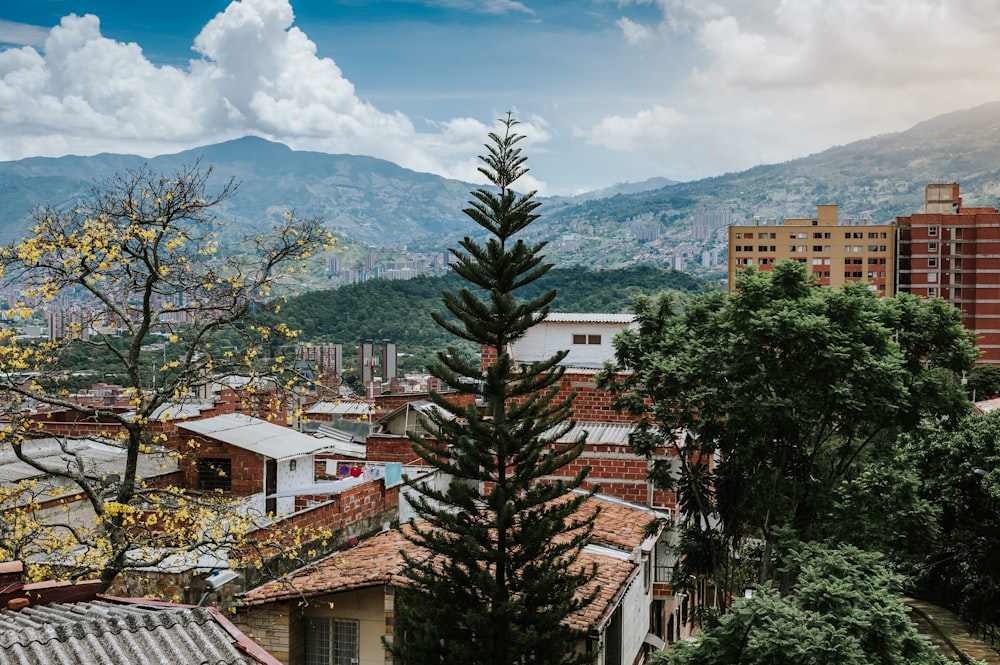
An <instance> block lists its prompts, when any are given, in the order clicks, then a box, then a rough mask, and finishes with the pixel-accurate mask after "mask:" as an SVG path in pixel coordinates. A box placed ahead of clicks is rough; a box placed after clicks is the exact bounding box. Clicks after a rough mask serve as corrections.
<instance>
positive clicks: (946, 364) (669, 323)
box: [602, 262, 975, 584]
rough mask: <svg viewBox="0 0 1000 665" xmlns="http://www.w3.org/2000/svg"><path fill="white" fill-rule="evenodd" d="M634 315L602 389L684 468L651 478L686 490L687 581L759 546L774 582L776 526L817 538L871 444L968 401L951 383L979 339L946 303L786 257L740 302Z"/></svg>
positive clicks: (649, 307) (648, 446)
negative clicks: (821, 280) (823, 279)
mask: <svg viewBox="0 0 1000 665" xmlns="http://www.w3.org/2000/svg"><path fill="white" fill-rule="evenodd" d="M636 314H637V320H638V327H637V328H636V329H635V330H629V331H625V332H623V333H621V334H620V335H619V336H618V337H617V338H616V362H615V363H613V364H610V365H609V366H608V367H607V368H606V371H605V372H604V374H603V377H602V383H603V385H606V386H609V387H610V388H612V389H613V390H615V391H616V392H617V394H618V399H617V406H618V408H620V409H624V410H627V411H629V412H631V413H633V414H635V415H636V417H637V418H638V419H639V424H640V427H639V431H638V432H637V433H636V434H635V435H634V436H633V439H632V443H633V446H634V447H635V449H636V451H637V452H639V453H640V454H646V455H652V453H653V452H654V451H655V449H656V446H658V445H661V444H662V442H664V441H666V442H668V443H670V444H672V445H673V446H674V449H675V450H674V452H675V453H676V455H675V456H674V458H673V459H674V460H678V461H679V463H677V464H674V463H669V462H666V461H665V462H658V463H657V464H656V465H655V466H654V469H653V472H652V479H653V481H654V482H656V483H657V484H658V485H659V486H661V487H664V488H667V489H673V490H676V491H677V493H678V502H679V506H680V509H681V513H682V516H683V517H684V533H683V534H682V535H683V538H682V544H681V552H682V554H684V555H685V556H684V557H682V562H683V563H682V566H681V567H680V570H681V572H682V573H683V576H684V577H683V579H690V575H696V576H703V575H708V576H713V577H715V578H717V579H723V580H724V581H726V580H727V576H728V575H729V571H730V570H731V569H730V568H729V564H730V561H731V555H732V554H733V553H736V552H739V553H741V555H745V554H746V549H745V545H746V544H747V543H750V542H758V541H761V542H763V543H764V549H763V551H762V552H761V554H760V556H759V564H760V565H759V568H758V574H757V578H758V581H759V582H763V581H765V580H768V579H771V578H772V577H775V575H776V572H775V570H774V568H773V565H772V559H773V556H772V550H773V546H774V539H773V537H772V536H773V534H774V533H775V529H777V528H779V527H780V528H788V529H791V530H792V532H793V533H794V534H795V535H796V536H797V537H799V538H800V539H806V540H808V539H812V538H815V537H819V536H821V535H822V533H821V532H818V530H819V529H821V528H822V520H821V518H822V517H823V516H825V515H827V514H828V511H829V509H830V506H831V502H832V501H833V500H834V497H833V493H834V491H835V489H836V488H837V487H838V486H839V485H840V483H842V482H843V481H844V480H845V479H848V478H850V477H851V476H852V474H853V473H854V472H855V470H856V469H857V468H858V462H859V460H860V459H861V458H862V455H863V454H864V453H865V452H866V451H867V450H869V449H871V448H872V447H875V446H887V445H892V443H893V442H894V441H895V440H896V437H897V436H898V434H899V433H900V432H901V431H906V430H908V429H912V428H915V427H916V426H917V425H918V424H919V423H920V421H921V419H922V418H924V417H927V416H933V417H937V418H944V419H949V418H950V419H951V420H950V422H956V420H957V416H958V415H959V414H961V413H963V412H964V410H966V409H967V408H968V402H967V400H966V399H965V396H964V393H963V391H962V390H961V387H960V385H959V381H958V378H959V377H961V375H962V373H963V372H964V371H965V370H967V369H968V368H969V367H970V366H971V363H972V360H973V359H974V357H975V348H974V346H973V345H972V342H971V336H970V335H969V333H967V332H966V331H965V330H964V329H963V328H962V325H961V317H960V313H959V312H958V311H957V310H954V309H952V308H950V307H948V306H947V305H945V304H943V303H940V301H933V300H932V301H926V300H921V299H919V298H916V297H913V296H909V295H906V294H904V295H901V296H898V297H896V298H882V299H880V298H878V297H877V296H876V295H875V294H874V293H872V292H871V291H870V290H869V289H868V288H867V287H866V286H865V285H863V284H848V285H845V286H844V287H843V288H842V289H840V290H831V289H827V288H822V287H819V286H817V285H815V284H814V283H813V281H812V279H811V278H810V277H809V276H808V275H807V273H806V271H805V266H803V265H801V264H797V263H793V262H784V263H780V264H778V265H777V266H776V267H775V269H774V270H773V271H772V272H766V273H765V272H756V271H748V272H747V273H745V274H744V275H743V277H742V279H741V280H740V282H739V288H738V291H737V292H736V293H735V294H733V295H708V296H705V297H702V298H696V299H694V300H693V301H691V302H690V303H689V304H688V306H687V307H686V308H685V309H684V310H683V311H678V309H677V308H676V307H675V305H674V302H673V300H672V299H671V298H669V297H662V298H660V299H658V300H655V301H654V300H649V299H639V300H638V301H637V303H636ZM681 433H686V435H687V436H686V438H684V439H683V440H681V439H680V438H679V436H680V435H681ZM728 583H730V584H732V583H735V580H728Z"/></svg>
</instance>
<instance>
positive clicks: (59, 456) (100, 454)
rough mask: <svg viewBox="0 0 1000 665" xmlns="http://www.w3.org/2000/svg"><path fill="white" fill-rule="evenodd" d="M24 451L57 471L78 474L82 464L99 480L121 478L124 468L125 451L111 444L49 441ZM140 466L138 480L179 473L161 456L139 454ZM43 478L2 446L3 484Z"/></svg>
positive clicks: (37, 441) (172, 461) (26, 445)
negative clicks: (118, 475)
mask: <svg viewBox="0 0 1000 665" xmlns="http://www.w3.org/2000/svg"><path fill="white" fill-rule="evenodd" d="M22 450H23V451H24V453H25V455H26V456H28V457H30V458H31V459H33V460H35V461H36V462H39V463H40V464H42V465H43V466H45V467H47V468H49V469H52V470H54V471H66V470H67V469H68V468H73V469H74V470H75V468H76V464H77V462H78V461H79V462H80V463H82V464H83V470H84V473H85V474H86V475H88V476H91V477H97V478H101V477H104V476H107V475H109V474H114V473H117V474H121V473H122V472H123V469H124V468H125V457H126V451H125V449H124V448H123V447H122V446H120V445H115V443H114V442H111V441H99V440H96V439H68V440H60V439H56V438H53V437H49V438H44V439H34V440H32V441H25V442H24V444H23V446H22ZM138 465H139V466H138V469H137V472H138V475H139V478H151V477H153V476H159V475H164V474H167V473H172V472H174V471H176V470H177V461H176V460H175V459H173V458H172V457H170V456H169V455H167V454H164V453H158V452H157V453H148V454H146V453H144V454H140V455H139V460H138ZM44 475H45V474H44V472H42V471H39V470H38V469H36V468H35V467H33V466H31V465H30V464H28V463H26V462H22V461H21V460H19V459H18V458H17V456H16V455H15V454H14V451H13V450H12V449H10V447H9V446H8V445H7V444H3V445H2V446H0V482H3V483H16V482H18V481H20V480H24V479H27V478H38V477H41V476H44Z"/></svg>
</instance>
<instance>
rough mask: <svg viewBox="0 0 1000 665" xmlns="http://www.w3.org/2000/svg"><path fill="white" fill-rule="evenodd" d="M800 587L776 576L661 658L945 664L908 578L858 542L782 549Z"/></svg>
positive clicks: (776, 664)
mask: <svg viewBox="0 0 1000 665" xmlns="http://www.w3.org/2000/svg"><path fill="white" fill-rule="evenodd" d="M780 564H781V567H782V569H783V570H784V571H785V572H786V573H787V575H788V576H789V577H790V578H791V586H792V589H793V592H792V593H786V594H782V593H780V592H778V591H777V590H776V589H775V588H773V587H772V586H771V585H770V584H765V585H763V586H761V587H760V588H758V589H756V590H755V592H754V594H753V596H752V597H751V598H746V599H742V600H738V601H737V602H736V603H735V604H734V606H733V612H732V613H731V614H727V615H725V616H722V617H721V618H718V619H715V620H713V621H711V622H710V623H709V625H708V626H707V627H706V629H705V630H704V631H702V632H701V633H700V634H699V635H698V636H697V640H696V642H694V643H691V642H679V643H677V644H676V645H674V647H673V650H672V651H671V652H667V653H664V652H661V653H659V654H657V655H656V656H654V658H653V663H654V664H655V665H829V664H830V663H845V664H848V663H849V664H850V665H945V663H948V662H950V661H948V660H947V659H945V658H944V657H942V656H940V655H939V654H937V653H935V652H934V651H933V650H932V648H931V646H930V644H929V643H928V642H927V641H925V640H924V639H923V638H921V637H920V636H919V635H918V634H917V632H916V628H915V627H914V625H913V624H912V623H910V619H909V616H907V610H906V608H905V607H904V606H903V605H902V604H901V603H900V602H899V601H898V600H897V595H898V592H899V589H900V584H901V580H900V578H899V577H898V576H896V575H894V574H892V573H891V572H890V570H889V568H888V566H886V565H885V563H884V562H883V561H882V560H881V558H880V557H879V556H878V555H876V554H872V553H870V552H865V551H863V550H859V549H857V548H855V547H851V546H837V547H826V546H823V545H819V544H817V543H810V544H801V543H795V544H794V545H793V546H792V547H791V548H790V549H789V550H788V551H787V552H786V553H784V554H783V555H782V556H781V561H780Z"/></svg>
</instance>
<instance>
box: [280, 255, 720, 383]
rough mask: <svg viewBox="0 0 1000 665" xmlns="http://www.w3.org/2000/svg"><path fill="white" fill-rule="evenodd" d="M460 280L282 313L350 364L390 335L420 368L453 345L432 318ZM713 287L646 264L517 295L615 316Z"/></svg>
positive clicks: (308, 299) (394, 288) (288, 306)
mask: <svg viewBox="0 0 1000 665" xmlns="http://www.w3.org/2000/svg"><path fill="white" fill-rule="evenodd" d="M465 285H466V282H464V281H463V280H461V279H460V278H459V277H457V276H456V275H455V274H454V273H449V274H448V275H445V276H443V277H418V278H416V279H410V280H401V281H398V280H382V279H376V280H372V281H369V282H364V283H362V284H354V285H351V286H345V287H341V288H339V289H335V290H332V291H314V292H311V293H306V294H303V295H300V296H296V297H294V298H290V299H289V300H288V302H287V303H285V304H284V305H282V307H281V311H280V316H281V319H282V320H283V321H284V322H285V323H287V324H288V325H289V326H290V327H292V328H296V329H300V330H302V336H301V337H300V339H301V340H303V341H310V342H320V341H323V342H333V343H340V344H344V356H345V361H346V362H347V363H348V364H352V361H353V359H354V355H355V353H354V349H355V345H356V343H357V341H358V340H359V339H374V340H383V339H394V340H396V341H397V343H398V345H399V350H400V353H401V354H405V355H401V358H400V367H401V368H402V369H404V370H417V369H419V368H421V367H423V365H424V363H425V361H426V360H427V359H428V358H429V357H430V355H431V354H433V352H434V351H437V350H438V349H442V348H444V347H445V346H447V345H456V343H457V342H458V340H456V339H455V338H453V337H451V336H450V335H448V334H447V333H446V332H445V331H443V330H442V329H441V328H439V327H438V326H437V324H435V323H434V321H433V320H432V319H431V316H430V313H431V312H432V311H436V312H441V313H444V311H445V310H444V305H443V304H442V302H441V293H442V292H443V291H455V290H457V289H459V288H461V287H462V286H465ZM713 288H717V287H714V286H713V285H710V284H709V283H707V282H704V281H702V280H699V279H697V278H694V277H691V276H690V275H687V274H685V273H681V272H676V271H673V270H661V269H659V268H654V267H649V266H645V267H634V268H626V269H621V270H604V271H590V270H587V269H585V268H563V269H554V270H552V271H550V272H549V273H548V274H547V275H545V277H544V278H542V279H540V280H538V281H537V282H536V283H533V284H532V285H530V287H526V288H525V289H523V291H522V292H521V293H520V295H521V296H522V297H525V298H530V297H533V296H535V295H538V294H539V293H541V292H543V291H547V290H549V289H556V290H557V291H558V293H559V294H558V296H556V299H555V301H554V302H553V306H552V309H553V311H557V312H601V313H616V312H627V311H628V310H629V305H630V304H631V301H632V297H633V296H635V295H637V294H645V295H654V294H656V293H659V292H661V291H666V290H671V291H676V292H678V293H679V294H680V296H681V297H682V298H683V297H684V296H685V295H688V294H693V293H701V292H704V291H708V290H711V289H713ZM459 346H460V345H459Z"/></svg>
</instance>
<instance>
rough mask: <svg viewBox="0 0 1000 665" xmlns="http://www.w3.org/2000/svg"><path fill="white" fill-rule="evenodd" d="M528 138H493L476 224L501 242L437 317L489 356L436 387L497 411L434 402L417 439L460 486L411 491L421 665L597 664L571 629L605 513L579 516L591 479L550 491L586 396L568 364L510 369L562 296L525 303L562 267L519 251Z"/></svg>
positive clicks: (450, 357) (406, 621)
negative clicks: (523, 143)
mask: <svg viewBox="0 0 1000 665" xmlns="http://www.w3.org/2000/svg"><path fill="white" fill-rule="evenodd" d="M517 124H518V123H517V121H516V120H515V119H513V117H512V116H511V114H510V113H508V114H507V117H506V118H505V119H502V120H501V128H502V130H503V134H502V135H500V134H498V133H490V134H489V139H490V141H491V143H488V144H486V149H487V150H488V153H489V154H487V155H483V156H480V159H481V160H482V162H483V164H484V165H483V166H480V168H479V170H480V172H481V173H483V174H484V175H485V176H486V177H487V178H488V179H489V181H490V182H491V183H492V184H493V185H495V186H496V190H493V189H477V190H475V191H474V192H472V197H473V200H471V201H470V207H469V208H467V209H465V210H464V212H465V213H466V214H467V215H468V216H469V217H471V218H472V219H473V220H474V221H475V222H476V223H477V224H479V225H480V226H481V227H482V228H484V229H486V231H488V232H489V234H490V237H489V238H488V239H487V240H486V241H485V243H484V244H480V243H478V242H476V241H474V240H472V239H471V238H469V237H466V238H465V239H463V240H462V241H461V242H460V243H459V244H460V246H461V249H460V250H458V249H453V250H452V253H453V254H454V255H455V257H456V263H455V264H454V268H455V271H456V272H457V273H458V274H459V275H460V276H461V277H462V278H464V279H465V280H467V281H468V282H469V283H470V284H471V285H474V286H475V287H478V288H477V289H476V290H475V291H474V290H472V289H468V288H462V289H459V291H458V292H457V293H449V292H446V293H444V294H443V296H444V304H445V307H447V309H448V311H449V312H451V314H452V315H453V316H454V318H445V317H444V316H441V315H437V314H435V315H434V320H435V321H436V322H437V323H438V324H439V325H441V326H443V327H444V328H446V329H447V330H448V331H450V332H451V333H453V334H455V335H457V336H458V337H461V338H463V339H467V340H471V341H473V342H475V343H477V344H479V345H481V348H482V349H483V353H484V362H483V363H482V364H480V363H479V362H476V361H474V360H470V359H468V358H467V357H464V356H463V355H462V354H461V353H460V352H458V351H457V350H455V349H449V350H447V351H445V352H441V353H439V354H438V355H437V361H436V363H435V365H434V367H433V368H432V372H433V374H434V375H435V376H437V377H439V378H440V379H441V380H442V381H443V382H444V383H445V384H446V385H447V386H448V387H450V388H453V389H455V390H457V391H459V392H462V393H467V394H475V393H481V394H482V396H483V397H484V398H485V401H486V407H485V410H484V411H482V412H481V411H479V410H478V409H477V408H476V406H475V405H470V406H469V407H467V408H463V407H457V406H454V405H453V404H451V403H449V402H448V401H446V400H445V399H443V398H442V397H441V396H439V395H432V399H433V400H434V403H435V404H436V405H437V406H438V407H440V409H441V413H440V414H439V415H433V416H431V418H430V422H428V423H426V425H427V426H428V427H429V428H430V429H431V430H432V431H434V432H436V436H435V437H427V436H414V437H413V439H414V441H413V448H414V451H415V452H416V454H417V455H419V457H420V458H421V459H423V460H424V461H425V462H427V463H428V464H429V465H431V466H432V467H435V468H437V469H439V470H440V472H442V473H443V474H445V475H446V477H449V478H450V481H449V483H448V485H447V488H446V489H444V490H439V489H435V488H434V487H431V486H429V485H428V484H424V483H421V482H413V481H408V483H409V484H410V486H411V487H413V488H415V489H416V490H417V491H418V492H419V496H418V498H417V500H416V501H415V505H414V508H415V510H416V512H417V514H418V515H419V516H420V517H421V518H423V521H417V522H411V524H410V526H411V530H410V531H409V534H410V535H409V536H408V538H409V539H410V540H411V542H412V543H413V544H414V545H416V546H418V548H417V549H416V550H414V552H411V553H410V554H409V555H407V556H406V568H405V571H404V573H403V574H404V576H405V577H407V578H408V584H406V585H405V586H404V588H402V589H401V590H400V592H399V597H398V601H399V602H398V603H397V613H398V617H399V620H400V626H399V627H400V630H399V631H398V632H397V633H396V635H395V642H394V643H393V645H392V648H393V651H394V652H395V654H396V655H397V656H398V657H400V658H401V659H402V661H403V662H404V663H407V664H408V665H425V664H427V663H448V664H449V665H452V664H453V663H462V664H463V665H475V664H478V663H482V664H490V665H518V664H527V663H532V664H535V665H545V664H549V663H552V664H555V663H559V664H562V665H574V664H576V663H585V662H588V661H589V660H592V658H593V655H592V654H590V655H589V656H588V654H585V653H580V652H578V651H577V649H578V648H579V646H580V643H581V640H582V638H583V637H584V636H583V634H582V633H581V632H580V631H578V630H576V629H574V628H572V627H571V626H568V625H567V624H566V623H565V622H564V619H566V617H567V616H568V615H570V614H571V613H572V612H574V611H575V610H577V609H578V608H579V607H580V606H581V605H582V604H583V603H585V602H587V601H588V600H590V599H589V598H579V597H576V592H577V590H578V589H579V587H580V586H581V585H582V584H583V583H584V582H585V581H586V580H587V579H588V578H589V577H590V576H591V575H593V573H594V571H593V570H592V569H585V568H584V566H583V565H582V563H581V562H580V561H579V559H578V555H579V553H580V551H581V549H582V547H583V545H584V543H585V542H586V539H587V538H588V536H589V535H590V532H591V530H592V527H593V513H592V511H589V512H588V511H587V510H578V509H580V506H581V503H582V502H583V501H584V500H586V498H587V494H585V493H580V492H573V490H575V489H577V488H579V487H580V486H581V484H582V483H583V482H584V480H585V478H586V471H584V472H581V473H580V474H578V475H577V476H575V477H574V478H572V479H571V480H568V481H556V482H544V483H543V482H540V479H542V478H543V477H544V476H548V475H552V474H554V473H555V472H557V471H558V470H559V469H561V468H562V467H564V466H565V465H566V464H568V463H569V462H571V461H572V460H574V459H576V458H577V457H578V456H579V455H580V453H581V452H582V450H583V439H582V438H581V439H580V440H577V441H576V442H574V443H572V444H568V445H566V444H560V445H554V441H555V440H556V439H558V438H559V437H561V436H563V435H564V434H566V433H567V432H568V431H569V430H570V429H571V427H572V426H573V424H574V423H573V422H572V421H571V420H570V416H571V409H570V407H571V402H572V399H573V396H572V395H566V394H557V393H558V386H559V380H560V377H561V376H562V373H563V369H562V368H561V367H560V366H559V362H560V361H561V360H562V359H563V358H565V356H566V353H567V352H565V351H564V352H560V353H558V354H556V355H554V356H553V357H551V358H549V359H547V360H544V361H542V362H537V363H531V364H525V365H517V364H516V363H515V361H514V359H513V358H512V357H511V355H510V345H511V344H512V343H513V342H514V341H516V340H517V339H519V338H521V337H523V336H524V334H525V333H526V332H527V330H528V329H529V328H530V327H531V326H533V325H535V324H536V323H538V322H539V321H541V320H542V319H543V318H545V316H546V314H547V313H548V311H549V305H550V303H551V302H552V300H553V298H554V297H555V295H556V294H555V291H550V292H548V293H545V294H544V295H542V296H540V297H538V298H534V299H531V300H527V301H524V302H521V301H519V299H518V298H517V295H516V292H517V289H518V288H520V287H522V286H524V285H525V284H528V283H531V282H533V281H534V280H536V279H538V278H539V277H541V276H542V275H543V274H545V272H547V271H548V270H549V268H550V267H551V265H550V264H543V263H542V259H543V257H542V256H541V255H540V251H541V250H542V248H543V247H544V246H545V243H544V242H542V243H537V244H534V245H528V244H526V243H525V242H524V241H523V240H522V239H517V240H515V239H514V236H515V235H516V234H517V233H518V232H519V231H522V230H523V229H524V228H525V227H527V226H528V225H529V224H530V223H531V222H532V221H533V220H535V219H537V218H538V215H536V214H535V212H534V211H535V210H536V209H537V208H538V206H539V203H538V202H536V201H534V200H533V197H534V194H535V193H534V192H531V193H529V194H526V195H522V194H518V193H516V192H515V191H514V190H513V189H511V187H512V185H513V183H514V182H515V181H516V180H517V179H518V178H519V177H521V176H522V175H524V174H525V173H527V171H528V169H527V168H526V167H525V166H524V162H525V159H526V158H525V157H522V156H521V149H520V148H519V147H517V144H518V142H519V141H520V140H521V139H522V138H524V137H523V136H522V135H519V134H516V133H515V131H514V127H515V126H516V125H517ZM463 250H464V251H463ZM481 296H485V297H481ZM415 552H420V554H416V553H415ZM425 553H426V556H425Z"/></svg>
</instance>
